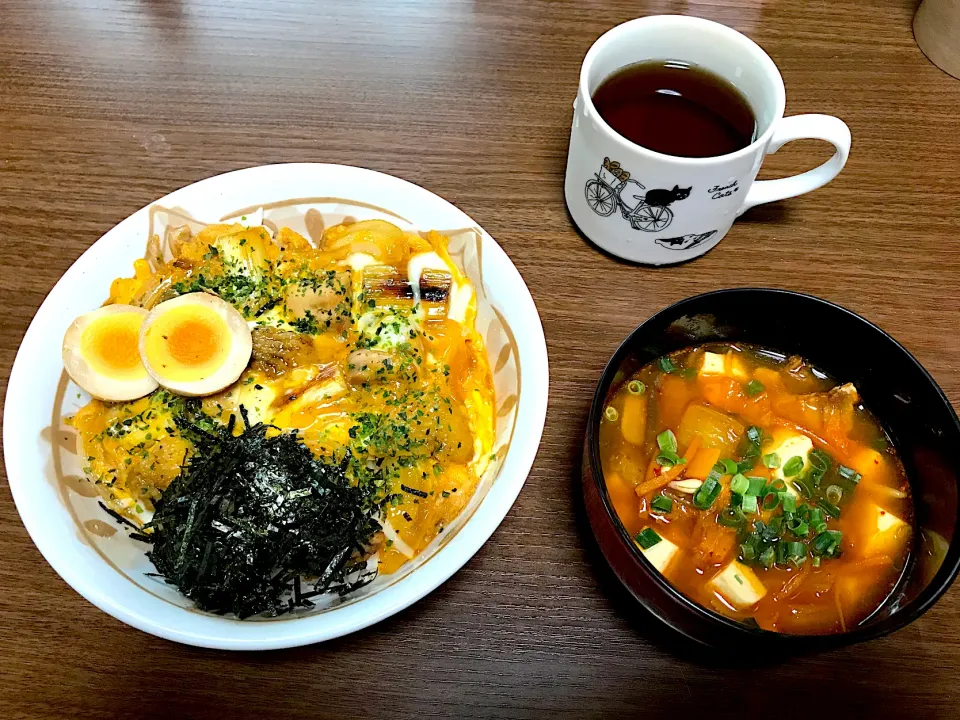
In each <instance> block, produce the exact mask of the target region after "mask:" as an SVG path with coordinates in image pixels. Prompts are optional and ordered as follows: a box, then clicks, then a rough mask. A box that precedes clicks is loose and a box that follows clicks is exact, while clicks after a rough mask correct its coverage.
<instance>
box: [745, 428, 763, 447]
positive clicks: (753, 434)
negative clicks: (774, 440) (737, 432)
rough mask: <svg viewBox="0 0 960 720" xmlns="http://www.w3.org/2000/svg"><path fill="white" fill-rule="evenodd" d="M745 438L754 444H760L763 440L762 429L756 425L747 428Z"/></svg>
mask: <svg viewBox="0 0 960 720" xmlns="http://www.w3.org/2000/svg"><path fill="white" fill-rule="evenodd" d="M747 439H748V440H749V441H750V442H751V443H753V444H754V445H760V443H761V441H762V440H763V431H762V430H761V429H760V428H758V427H757V426H756V425H751V426H750V427H748V428H747Z"/></svg>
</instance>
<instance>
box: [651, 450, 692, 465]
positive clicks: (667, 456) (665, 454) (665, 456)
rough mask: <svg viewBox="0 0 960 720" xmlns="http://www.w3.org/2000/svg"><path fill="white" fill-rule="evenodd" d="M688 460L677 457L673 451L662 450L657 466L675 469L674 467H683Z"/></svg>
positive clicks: (658, 456)
mask: <svg viewBox="0 0 960 720" xmlns="http://www.w3.org/2000/svg"><path fill="white" fill-rule="evenodd" d="M686 461H687V460H686V458H682V457H680V456H679V455H677V454H676V453H675V452H673V451H672V450H662V451H661V452H660V454H659V455H657V465H661V466H666V465H669V466H670V467H673V466H674V465H682V464H683V463H685V462H686Z"/></svg>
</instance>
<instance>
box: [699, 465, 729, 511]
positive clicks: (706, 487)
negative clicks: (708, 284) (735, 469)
mask: <svg viewBox="0 0 960 720" xmlns="http://www.w3.org/2000/svg"><path fill="white" fill-rule="evenodd" d="M722 489H723V488H722V486H721V485H720V480H719V478H717V477H715V476H714V470H711V471H710V474H709V475H707V479H706V480H704V481H703V484H702V485H701V486H700V488H699V489H698V490H697V491H696V492H695V493H694V494H693V504H694V505H696V506H697V507H698V508H699V509H701V510H709V509H710V506H711V505H713V502H714V500H716V499H717V496H718V495H719V494H720V490H722Z"/></svg>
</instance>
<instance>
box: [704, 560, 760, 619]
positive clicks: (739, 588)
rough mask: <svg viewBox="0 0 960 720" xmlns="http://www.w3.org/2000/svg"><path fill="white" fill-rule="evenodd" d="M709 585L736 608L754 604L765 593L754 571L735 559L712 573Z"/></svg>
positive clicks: (740, 608)
mask: <svg viewBox="0 0 960 720" xmlns="http://www.w3.org/2000/svg"><path fill="white" fill-rule="evenodd" d="M709 585H710V588H711V589H712V590H713V591H714V592H716V593H717V594H718V595H720V597H722V598H723V599H724V600H726V601H727V602H728V603H730V605H732V606H733V607H734V608H736V609H737V610H743V609H745V608H748V607H750V606H752V605H755V604H756V603H758V602H760V600H761V599H762V598H763V596H764V595H766V594H767V589H766V588H765V587H764V586H763V583H762V582H760V578H758V577H757V575H756V573H754V572H753V570H751V569H750V568H748V567H747V566H746V565H743V564H741V563H739V562H737V561H736V560H734V561H733V562H731V563H730V564H729V565H727V566H726V567H725V568H723V570H721V571H720V572H718V573H717V574H716V575H714V576H713V579H712V580H711V581H710V583H709Z"/></svg>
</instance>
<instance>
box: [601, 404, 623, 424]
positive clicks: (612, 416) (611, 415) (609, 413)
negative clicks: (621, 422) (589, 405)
mask: <svg viewBox="0 0 960 720" xmlns="http://www.w3.org/2000/svg"><path fill="white" fill-rule="evenodd" d="M603 416H604V417H605V418H606V419H607V420H609V421H610V422H616V421H617V419H618V418H619V417H620V413H618V412H617V409H616V408H615V407H613V405H607V407H606V409H605V410H604V411H603Z"/></svg>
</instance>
